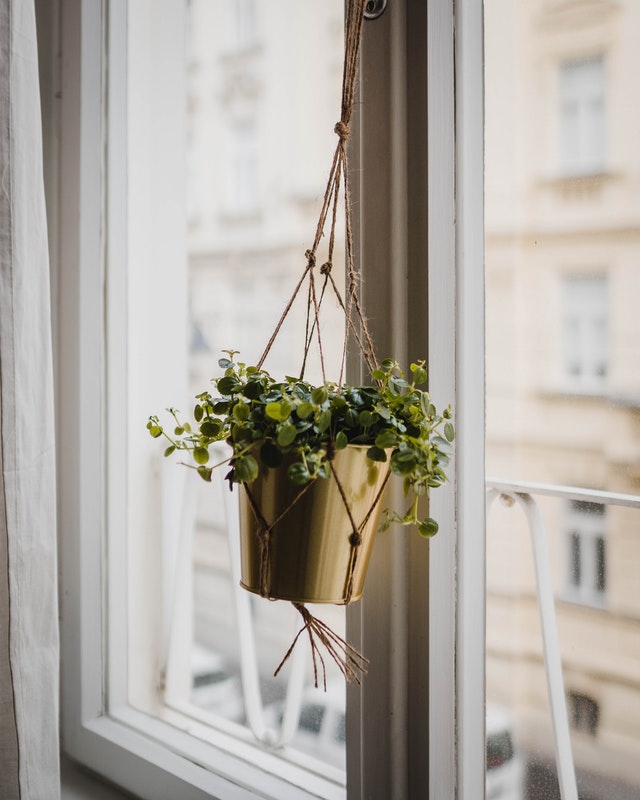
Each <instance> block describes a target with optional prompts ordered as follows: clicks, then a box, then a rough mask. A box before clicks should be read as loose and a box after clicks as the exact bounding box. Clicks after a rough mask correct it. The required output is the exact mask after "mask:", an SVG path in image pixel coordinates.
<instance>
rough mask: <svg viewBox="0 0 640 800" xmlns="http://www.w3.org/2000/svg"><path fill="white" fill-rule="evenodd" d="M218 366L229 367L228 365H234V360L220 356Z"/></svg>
mask: <svg viewBox="0 0 640 800" xmlns="http://www.w3.org/2000/svg"><path fill="white" fill-rule="evenodd" d="M218 366H219V367H222V369H227V368H228V367H232V366H233V362H232V361H229V359H228V358H219V359H218Z"/></svg>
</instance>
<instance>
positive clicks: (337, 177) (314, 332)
mask: <svg viewBox="0 0 640 800" xmlns="http://www.w3.org/2000/svg"><path fill="white" fill-rule="evenodd" d="M365 5H366V0H348V2H347V8H346V21H345V55H344V65H343V73H342V108H341V114H340V120H339V122H337V123H336V125H335V128H334V131H335V133H336V134H337V136H338V143H337V145H336V149H335V152H334V155H333V161H332V164H331V169H330V172H329V178H328V181H327V186H326V189H325V192H324V198H323V202H322V207H321V210H320V216H319V219H318V224H317V226H316V232H315V236H314V239H313V244H312V246H311V247H310V248H309V249H308V250H307V251H306V253H305V257H306V261H307V263H306V267H305V269H304V271H303V274H302V276H301V278H300V280H299V281H298V283H297V285H296V287H295V289H294V291H293V294H292V295H291V297H290V299H289V301H288V302H287V304H286V307H285V309H284V311H283V313H282V315H281V317H280V319H279V320H278V323H277V324H276V327H275V329H274V331H273V333H272V334H271V337H270V339H269V341H268V342H267V345H266V347H265V349H264V352H263V353H262V356H261V357H260V360H259V361H258V364H257V366H258V368H262V366H263V364H264V361H265V359H266V358H267V356H268V354H269V352H270V350H271V348H272V346H273V344H274V342H275V340H276V338H277V337H278V334H279V332H280V329H281V328H282V325H283V323H284V321H285V319H286V318H287V316H288V314H289V312H290V310H291V308H292V306H293V304H294V302H295V300H296V298H297V297H298V295H299V293H300V291H301V290H302V288H303V286H304V284H305V282H306V283H307V310H306V324H305V344H304V353H303V358H302V366H301V369H300V379H303V378H304V373H305V369H306V366H307V360H308V356H309V351H310V349H311V347H312V345H313V343H314V341H315V342H316V344H317V349H318V354H319V360H320V368H321V374H322V380H323V382H326V381H327V376H326V368H325V358H324V351H323V343H322V335H321V331H320V308H321V306H322V302H323V300H324V298H325V294H326V291H327V289H329V290H330V292H332V293H333V295H334V296H335V298H336V299H337V302H338V304H339V306H340V308H341V309H342V311H343V312H344V315H345V334H344V342H343V347H342V355H341V360H340V370H339V376H338V381H337V386H338V391H340V388H339V387H341V386H342V385H343V381H344V373H345V366H346V357H347V342H348V339H349V336H350V335H353V337H354V339H355V341H356V342H357V344H358V348H359V350H360V352H361V354H362V357H363V359H364V362H365V364H366V366H367V368H368V370H369V372H370V373H371V374H373V372H374V371H375V370H376V369H377V368H378V362H377V359H376V355H375V350H374V345H373V340H372V338H371V334H370V333H369V329H368V327H367V323H366V319H365V316H364V313H363V310H362V307H361V304H360V299H359V296H358V287H359V279H360V275H359V272H358V270H357V269H356V266H355V258H354V248H353V230H352V225H351V198H350V192H349V166H348V156H347V142H348V139H349V134H350V127H349V126H350V122H351V114H352V111H353V105H354V99H355V91H356V79H357V74H358V60H359V54H360V41H361V38H362V26H363V17H364V10H365ZM341 189H342V194H343V197H344V219H345V262H346V273H347V275H346V278H347V280H346V288H345V298H343V296H342V293H341V292H340V290H339V288H338V286H337V285H336V282H335V280H334V278H333V275H332V267H333V253H334V246H335V235H336V224H337V219H338V206H339V197H340V192H341ZM327 221H329V225H330V227H329V239H328V247H327V258H326V260H325V261H324V262H323V263H322V265H321V266H320V268H319V272H320V276H322V286H321V288H320V291H318V287H317V276H316V271H317V269H318V268H317V261H318V257H317V254H318V249H319V247H320V243H321V240H322V239H323V237H324V235H325V230H326V227H327ZM334 454H335V448H334V446H333V442H332V441H331V440H329V442H328V445H327V455H328V458H329V464H330V471H331V476H330V478H329V479H330V480H334V481H335V482H336V485H337V487H338V491H339V493H340V496H341V498H342V501H343V503H344V506H345V509H346V511H347V514H348V517H349V522H350V526H351V534H350V536H349V543H350V545H351V563H350V566H349V573H348V576H347V583H346V592H345V601H344V602H345V605H346V604H348V603H349V602H350V601H351V599H352V598H351V594H352V588H353V573H354V569H355V565H356V562H357V558H358V548H359V546H360V543H361V540H362V539H361V535H360V531H361V530H362V528H363V527H364V525H365V524H366V522H367V521H368V519H369V517H370V516H371V514H372V513H373V511H374V509H375V507H376V506H377V504H378V503H379V501H380V499H381V497H382V494H383V491H384V488H385V486H386V480H385V483H384V485H383V487H382V488H381V489H380V491H379V492H378V494H377V496H376V497H375V499H374V501H373V503H372V506H371V508H370V509H369V511H368V513H367V515H366V517H365V519H364V520H363V521H362V522H361V523H360V525H358V524H357V523H356V521H355V520H354V518H353V516H352V514H351V510H350V508H349V504H348V501H347V497H346V494H345V491H344V488H343V487H342V485H341V482H340V480H339V477H338V475H337V473H336V470H335V469H334V465H333V457H334ZM387 479H388V475H387ZM316 480H317V479H316ZM312 483H313V482H310V483H308V484H307V485H306V486H305V487H304V488H303V489H302V490H301V491H300V493H299V494H298V495H297V496H296V498H295V499H294V501H293V503H295V502H297V501H298V500H299V499H300V498H301V497H302V496H303V495H304V493H305V491H307V490H308V489H309V488H310V486H311V485H312ZM245 490H246V492H247V496H248V499H249V504H250V507H251V509H252V511H253V514H254V517H255V519H256V522H257V526H258V529H257V536H258V539H259V545H260V556H261V560H260V582H261V591H260V594H261V595H262V596H264V597H269V590H268V586H269V544H270V538H271V533H272V531H273V528H274V527H275V525H276V524H277V523H279V522H280V521H281V520H282V519H283V517H284V516H285V515H286V513H287V511H288V510H289V509H285V511H284V512H283V513H281V514H280V516H279V517H278V519H276V520H275V521H273V522H272V523H269V522H267V520H266V519H265V518H264V516H263V515H262V513H261V511H260V509H259V507H258V505H257V503H256V501H255V498H254V497H253V495H252V493H251V490H250V488H249V486H247V485H246V484H245ZM292 605H293V606H294V607H295V608H296V610H297V611H298V612H299V613H300V615H301V617H302V621H303V624H302V627H301V628H300V630H299V631H298V633H297V635H296V636H295V638H294V640H293V642H292V643H291V646H290V647H289V649H288V651H287V652H286V654H285V656H284V658H283V659H282V661H281V662H280V665H279V666H278V668H277V669H276V671H275V674H276V675H277V674H278V672H279V671H280V670H281V669H282V667H283V666H284V664H285V662H286V661H287V659H288V658H289V656H290V655H291V653H292V652H293V649H294V647H295V645H296V643H297V642H298V640H299V638H300V636H301V635H302V634H303V633H305V632H306V633H307V635H308V638H309V642H310V646H311V652H312V656H313V669H314V678H315V685H316V686H318V677H319V669H318V667H319V666H320V668H321V670H322V676H323V683H324V687H325V689H326V668H325V662H324V658H323V655H322V652H321V649H320V645H322V646H323V647H324V649H325V650H326V651H327V652H328V654H329V655H330V656H331V658H332V659H333V660H334V661H335V662H336V664H337V665H338V668H339V669H340V671H341V672H342V674H343V675H344V676H345V678H346V679H347V680H348V681H350V680H355V681H356V682H358V683H360V675H361V674H363V673H365V672H366V669H367V664H368V661H367V659H366V658H364V656H362V655H361V654H360V653H359V652H358V651H357V650H356V649H355V648H353V647H352V646H351V645H349V644H348V643H347V642H346V641H345V640H344V639H342V638H341V637H340V636H338V635H337V634H336V633H335V632H334V631H332V630H331V629H330V628H329V627H328V626H327V625H326V624H325V623H324V622H322V621H321V620H319V619H318V618H317V617H314V616H313V615H312V614H311V612H310V611H309V610H308V609H307V608H306V606H305V605H304V604H303V603H299V602H294V603H292Z"/></svg>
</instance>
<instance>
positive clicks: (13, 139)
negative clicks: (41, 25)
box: [0, 0, 60, 800]
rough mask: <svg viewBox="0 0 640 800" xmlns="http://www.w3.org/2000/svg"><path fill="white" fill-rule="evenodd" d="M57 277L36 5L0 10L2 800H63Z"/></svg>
mask: <svg viewBox="0 0 640 800" xmlns="http://www.w3.org/2000/svg"><path fill="white" fill-rule="evenodd" d="M54 464H55V462H54V421H53V376H52V357H51V327H50V295H49V265H48V253H47V230H46V219H45V207H44V185H43V177H42V132H41V119H40V102H39V87H38V64H37V53H36V28H35V13H34V0H0V797H1V798H2V800H14V798H16V799H17V800H51V799H52V798H59V797H60V779H59V745H58V655H59V650H58V622H57V619H58V614H57V591H56V573H57V567H56V520H55V468H54Z"/></svg>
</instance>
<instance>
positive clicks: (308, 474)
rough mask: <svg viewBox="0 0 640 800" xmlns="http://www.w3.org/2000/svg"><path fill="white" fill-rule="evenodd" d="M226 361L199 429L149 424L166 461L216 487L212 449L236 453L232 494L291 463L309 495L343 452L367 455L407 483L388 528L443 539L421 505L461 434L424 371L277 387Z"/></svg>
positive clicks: (396, 370) (201, 411) (202, 398)
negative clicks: (188, 466)
mask: <svg viewBox="0 0 640 800" xmlns="http://www.w3.org/2000/svg"><path fill="white" fill-rule="evenodd" d="M228 355H229V358H221V359H220V360H219V362H218V364H219V366H220V367H221V368H222V369H224V374H223V375H222V376H221V377H220V378H217V379H215V380H214V381H213V384H214V386H215V389H216V390H217V393H218V394H217V395H215V394H213V395H212V394H211V393H210V392H208V391H206V392H203V393H202V394H200V395H198V396H197V398H196V399H197V403H196V405H195V408H194V411H193V416H194V420H195V423H194V425H193V426H192V425H191V424H190V423H189V422H187V421H185V420H182V419H180V417H179V415H178V412H177V411H176V410H175V409H169V412H170V414H171V416H172V420H173V423H174V424H173V425H172V428H171V429H170V432H167V430H166V428H165V427H163V426H162V424H161V422H160V420H159V418H158V417H156V416H153V417H151V418H150V419H149V422H148V424H147V428H148V430H149V433H150V434H151V436H153V437H154V438H158V437H160V436H164V437H165V439H166V440H167V441H168V442H169V444H168V447H167V448H166V450H165V456H170V455H172V454H173V453H174V452H175V451H184V452H187V453H189V454H190V456H191V457H192V459H193V461H194V462H195V464H194V468H195V469H197V471H198V474H199V475H200V477H201V478H203V479H204V480H205V481H210V480H211V475H212V472H213V469H214V468H215V467H216V466H221V464H217V465H212V464H211V463H210V452H209V448H210V447H211V445H213V444H215V443H216V442H220V441H225V442H228V443H229V444H230V445H231V447H232V449H233V454H232V455H231V456H230V458H229V459H228V464H229V467H230V469H229V471H228V472H227V475H226V479H227V480H228V481H229V483H230V484H231V486H232V485H233V484H245V485H251V484H253V483H254V481H255V480H256V479H257V478H258V476H259V475H260V474H261V473H262V474H264V472H265V471H267V470H269V469H275V468H278V467H280V466H281V465H282V464H283V463H285V462H286V465H287V466H286V472H287V477H288V479H289V481H291V483H292V484H294V485H296V486H299V487H303V486H305V485H307V484H308V483H309V482H311V481H313V480H315V479H316V478H324V479H328V478H330V476H331V462H332V459H333V457H334V455H335V453H336V451H339V450H343V449H344V448H346V447H347V446H348V445H362V446H366V457H367V459H368V460H369V461H371V462H381V463H387V462H388V464H389V466H390V469H391V472H392V473H393V474H395V475H399V476H400V477H401V478H402V479H403V486H404V495H405V497H406V498H408V501H409V504H408V507H407V508H406V509H404V510H402V511H401V512H398V511H393V512H391V511H389V510H388V509H387V510H386V512H385V521H384V524H383V528H385V529H386V528H387V527H388V526H389V524H390V523H392V522H393V523H398V524H401V525H416V526H417V527H418V530H419V532H420V533H421V534H422V535H423V536H425V537H430V536H432V535H433V534H434V533H436V531H437V530H438V525H437V523H436V521H435V520H433V519H432V518H430V517H424V518H421V517H420V515H419V511H418V499H419V497H421V496H423V495H426V494H427V493H428V491H429V489H431V488H436V487H438V486H440V485H441V484H442V483H444V481H445V480H446V474H445V467H446V466H447V465H448V463H449V456H450V452H451V442H453V439H454V430H453V424H452V423H451V421H450V419H451V409H450V408H447V409H445V410H444V412H443V413H442V414H439V413H438V411H437V410H436V408H435V406H434V405H433V403H432V402H431V397H430V396H429V394H428V393H427V392H426V391H424V390H421V389H420V388H418V387H419V386H420V385H422V384H424V383H425V381H426V379H427V373H426V369H425V367H424V362H421V363H417V364H411V379H410V380H407V379H406V378H405V376H404V374H403V372H402V371H401V370H400V367H399V365H398V364H397V362H395V361H393V360H392V359H387V360H385V361H383V362H382V364H381V365H380V368H379V369H376V370H375V371H374V374H373V376H372V377H373V380H374V385H373V386H358V387H354V386H341V387H338V386H336V385H335V384H333V383H325V384H323V385H321V386H313V385H311V384H310V383H307V382H306V381H304V380H301V379H297V378H291V377H289V378H286V379H285V380H284V381H276V380H275V379H274V378H272V377H271V375H269V373H268V372H266V371H265V370H263V369H258V368H257V367H252V366H246V365H245V364H243V363H242V362H235V361H234V360H233V358H234V356H235V355H236V353H235V352H234V351H228ZM287 457H289V458H288V459H287ZM224 463H227V462H226V461H224V462H222V464H224Z"/></svg>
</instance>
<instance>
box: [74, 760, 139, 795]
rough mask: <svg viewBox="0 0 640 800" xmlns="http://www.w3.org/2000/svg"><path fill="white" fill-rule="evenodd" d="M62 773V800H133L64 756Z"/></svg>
mask: <svg viewBox="0 0 640 800" xmlns="http://www.w3.org/2000/svg"><path fill="white" fill-rule="evenodd" d="M60 771H61V779H62V800H127V798H128V799H129V800H131V797H132V795H130V794H123V793H122V792H120V791H119V790H118V789H116V788H114V787H113V786H109V785H107V784H106V783H104V782H103V781H102V780H101V779H100V778H99V777H97V776H96V775H93V774H91V773H90V772H88V771H87V770H85V769H83V768H82V767H80V766H79V765H78V764H76V762H75V761H71V759H69V758H67V757H66V756H64V755H63V756H62V758H61V759H60Z"/></svg>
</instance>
